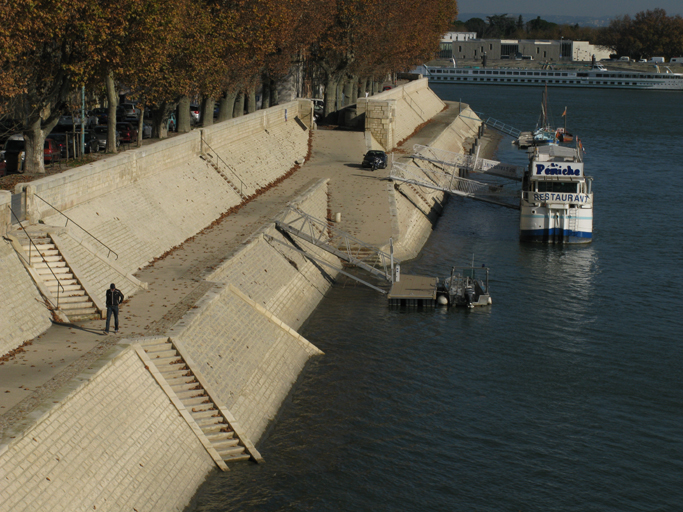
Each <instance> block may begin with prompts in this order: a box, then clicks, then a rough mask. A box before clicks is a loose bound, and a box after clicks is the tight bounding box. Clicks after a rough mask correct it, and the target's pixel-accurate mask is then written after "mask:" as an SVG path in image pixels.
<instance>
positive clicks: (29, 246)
mask: <svg viewBox="0 0 683 512" xmlns="http://www.w3.org/2000/svg"><path fill="white" fill-rule="evenodd" d="M9 211H10V212H12V215H14V218H15V219H17V222H18V223H19V225H20V226H21V221H20V220H19V217H17V214H16V213H14V210H12V207H11V206H10V207H9ZM22 227H23V226H22ZM24 233H25V234H26V236H27V238H28V241H29V244H28V264H29V265H31V264H32V263H31V245H33V247H35V248H36V252H37V253H38V255H39V256H40V257H41V259H42V260H43V263H45V266H46V267H47V269H48V270H49V271H50V273H51V274H52V277H54V278H55V282H56V283H57V307H59V289H60V288H61V289H62V291H64V286H62V283H60V282H59V279H58V278H57V276H56V275H55V273H54V272H53V270H52V267H50V264H49V263H48V262H47V260H46V259H45V257H44V256H43V255H42V254H40V250H39V249H38V246H37V245H36V244H35V242H34V241H33V238H31V235H29V234H28V231H26V229H24Z"/></svg>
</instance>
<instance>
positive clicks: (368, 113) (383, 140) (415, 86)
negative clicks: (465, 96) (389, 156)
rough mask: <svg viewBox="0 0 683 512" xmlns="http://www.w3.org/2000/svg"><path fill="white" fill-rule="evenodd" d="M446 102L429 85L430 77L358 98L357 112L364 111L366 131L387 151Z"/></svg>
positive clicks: (428, 118)
mask: <svg viewBox="0 0 683 512" xmlns="http://www.w3.org/2000/svg"><path fill="white" fill-rule="evenodd" d="M445 105H446V104H445V103H444V102H443V101H441V100H440V99H439V97H438V96H437V95H436V94H434V92H433V91H432V90H431V89H430V88H429V86H428V83H427V79H426V78H422V79H420V80H415V81H412V82H409V83H407V84H405V85H402V86H399V87H396V88H394V89H390V90H388V91H384V92H382V93H380V94H376V95H375V96H372V97H369V98H359V99H358V103H357V114H358V115H361V114H365V130H366V131H369V132H370V133H371V134H372V136H373V137H374V138H375V139H376V140H377V142H379V143H380V144H381V145H382V147H384V149H385V150H386V151H391V150H392V149H393V148H394V147H396V145H398V144H399V143H400V142H401V141H403V140H404V139H406V138H407V137H409V136H410V135H411V134H412V133H413V132H414V131H415V129H416V128H417V127H418V126H419V125H421V124H422V123H425V122H427V121H428V120H430V119H431V118H432V117H434V116H435V115H436V114H438V113H439V112H441V111H442V110H443V108H444V107H445Z"/></svg>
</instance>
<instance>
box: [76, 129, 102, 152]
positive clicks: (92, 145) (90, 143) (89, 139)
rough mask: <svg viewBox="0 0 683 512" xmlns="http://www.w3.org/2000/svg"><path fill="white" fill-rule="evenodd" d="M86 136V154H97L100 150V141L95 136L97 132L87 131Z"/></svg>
mask: <svg viewBox="0 0 683 512" xmlns="http://www.w3.org/2000/svg"><path fill="white" fill-rule="evenodd" d="M84 136H85V142H84V147H85V152H86V153H97V152H98V151H99V150H100V139H99V138H98V137H97V135H96V134H95V130H94V129H92V130H86V131H85V132H84ZM79 141H80V139H79Z"/></svg>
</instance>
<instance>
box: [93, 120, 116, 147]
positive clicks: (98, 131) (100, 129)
mask: <svg viewBox="0 0 683 512" xmlns="http://www.w3.org/2000/svg"><path fill="white" fill-rule="evenodd" d="M93 131H94V132H95V136H96V137H97V141H98V143H99V148H100V149H101V150H102V151H104V150H105V149H107V139H108V138H109V127H107V126H95V129H94V130H93ZM114 133H116V147H117V148H118V147H119V146H120V145H121V134H120V133H119V131H118V130H117V131H116V132H114Z"/></svg>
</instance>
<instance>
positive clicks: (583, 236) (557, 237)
mask: <svg viewBox="0 0 683 512" xmlns="http://www.w3.org/2000/svg"><path fill="white" fill-rule="evenodd" d="M519 239H520V241H522V242H539V243H562V244H587V243H590V242H591V241H592V240H593V208H569V207H568V206H567V207H565V208H557V207H555V208H547V207H543V206H537V205H527V204H524V202H523V204H522V205H521V211H520V223H519Z"/></svg>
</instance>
